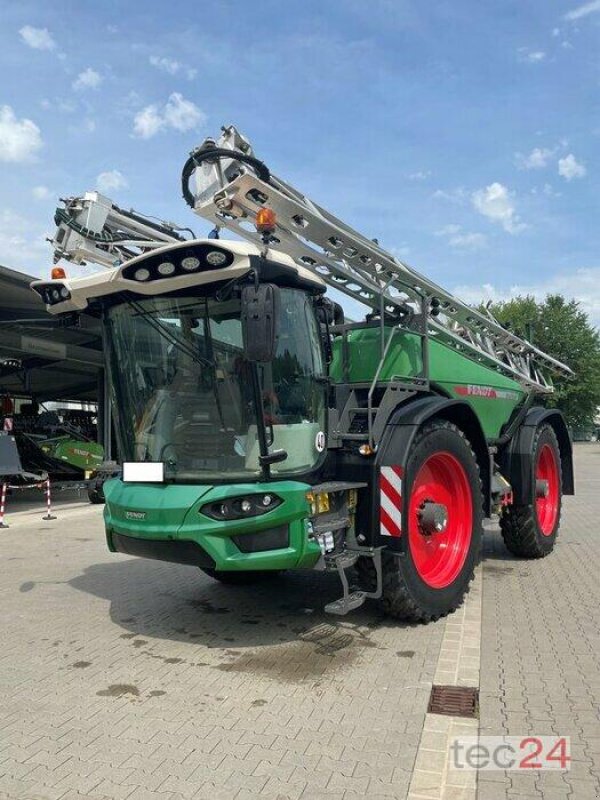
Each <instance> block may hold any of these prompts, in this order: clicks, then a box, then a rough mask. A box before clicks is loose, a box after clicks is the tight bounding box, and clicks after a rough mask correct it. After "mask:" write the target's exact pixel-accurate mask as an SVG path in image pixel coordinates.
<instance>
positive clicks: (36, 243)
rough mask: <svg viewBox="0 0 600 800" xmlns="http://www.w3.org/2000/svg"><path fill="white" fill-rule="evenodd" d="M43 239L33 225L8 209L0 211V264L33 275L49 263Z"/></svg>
mask: <svg viewBox="0 0 600 800" xmlns="http://www.w3.org/2000/svg"><path fill="white" fill-rule="evenodd" d="M45 237H46V232H45V231H44V230H43V229H42V228H41V227H38V226H37V225H36V224H35V223H33V222H31V221H30V220H27V219H25V218H24V217H21V216H20V215H19V214H16V213H15V212H14V211H12V210H10V209H7V208H5V209H2V210H0V264H3V265H5V266H7V267H13V268H16V269H19V268H20V269H23V270H24V271H25V272H29V273H30V274H35V273H36V272H38V271H39V270H40V269H41V268H42V266H43V265H44V263H45V264H46V265H47V264H48V263H50V262H49V259H50V250H49V247H48V245H47V244H46V241H45ZM46 270H47V266H46Z"/></svg>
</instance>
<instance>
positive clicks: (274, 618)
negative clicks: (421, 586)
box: [0, 445, 600, 800]
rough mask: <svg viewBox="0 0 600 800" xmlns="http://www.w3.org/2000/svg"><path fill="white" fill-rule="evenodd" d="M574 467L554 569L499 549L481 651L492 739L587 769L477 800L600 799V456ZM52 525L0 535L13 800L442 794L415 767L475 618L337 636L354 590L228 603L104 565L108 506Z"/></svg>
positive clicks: (69, 512) (36, 522) (204, 585)
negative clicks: (550, 744) (560, 742)
mask: <svg viewBox="0 0 600 800" xmlns="http://www.w3.org/2000/svg"><path fill="white" fill-rule="evenodd" d="M577 460H578V488H579V494H578V497H577V498H575V499H568V501H567V504H566V505H567V507H566V512H565V519H564V527H563V531H562V537H561V542H560V546H559V547H558V548H557V551H556V552H555V554H553V555H552V556H550V557H549V558H548V559H546V560H545V561H543V562H535V563H526V562H522V561H514V560H512V559H511V558H510V557H509V556H508V555H507V554H506V552H505V551H504V550H503V548H502V547H501V546H496V545H495V544H494V543H493V540H494V541H495V540H496V539H497V535H494V537H489V541H488V542H487V543H486V548H485V562H484V569H483V575H484V579H483V638H482V643H481V644H482V651H481V659H482V660H481V690H482V699H481V726H482V733H503V732H505V733H511V734H513V733H514V734H523V733H529V732H534V733H538V734H543V733H546V732H547V733H561V734H565V735H570V736H571V737H572V739H573V744H574V753H573V755H574V758H575V762H574V765H573V769H572V771H571V772H570V773H568V774H566V775H564V776H563V775H560V774H553V775H551V776H549V777H548V778H546V777H545V776H542V777H541V778H540V776H538V775H537V774H534V775H528V776H526V777H525V778H524V777H523V776H522V775H520V774H519V775H516V774H515V773H510V774H509V775H508V776H505V775H504V774H503V773H493V774H492V773H486V774H482V775H480V780H479V787H478V791H479V797H480V800H487V798H494V800H495V798H502V797H512V796H515V797H521V798H522V797H540V796H543V797H546V798H550V799H551V800H552V798H561V797H565V796H570V797H571V798H574V800H580V798H581V800H585V798H587V797H597V796H599V795H600V792H598V789H597V787H598V781H599V776H600V772H599V770H600V748H599V744H600V722H599V720H598V716H597V712H598V706H599V699H600V698H599V693H600V671H599V669H598V661H597V659H598V656H599V653H600V646H599V630H598V627H599V621H598V607H599V604H600V603H599V601H600V578H599V567H600V563H599V562H600V536H598V535H597V534H596V528H595V522H594V519H595V518H597V517H598V514H599V513H600V469H599V467H600V447H598V446H595V445H589V446H585V447H580V448H578V452H577ZM14 507H15V506H14V505H13V512H14ZM25 508H27V506H25ZM10 511H11V508H10V506H9V512H10ZM41 513H43V512H40V511H38V510H26V511H25V510H24V511H19V512H18V513H16V514H15V513H13V514H12V516H11V515H10V513H9V517H8V521H9V522H10V524H11V527H10V529H8V530H5V531H0V557H1V558H2V561H3V564H2V567H3V569H2V582H1V585H0V608H1V609H2V639H1V640H0V641H1V647H0V696H1V697H2V698H3V700H2V703H1V704H0V797H2V798H10V800H16V799H17V798H20V799H22V798H24V799H26V800H38V798H39V799H40V800H42V799H43V800H54V799H56V800H58V798H62V799H63V800H74V799H75V798H79V799H80V800H81V799H82V798H84V797H87V798H90V799H91V800H106V798H110V800H117V799H119V798H130V799H131V800H175V799H176V798H177V800H179V799H180V798H192V797H194V798H207V799H210V800H217V799H218V798H227V800H230V799H231V798H236V800H239V799H240V798H253V797H261V798H262V797H271V798H274V799H275V798H278V800H285V799H287V798H289V799H290V800H292V799H293V798H299V797H303V798H309V800H318V798H344V799H345V800H352V798H358V797H365V796H367V797H369V798H379V797H394V798H405V797H406V796H407V792H408V791H409V786H410V787H411V789H410V791H411V796H413V797H419V796H422V797H425V796H430V795H429V794H427V793H426V792H425V793H424V792H421V794H420V791H421V790H420V789H419V785H417V782H415V781H414V780H413V783H412V785H411V779H413V768H414V765H415V760H416V759H417V753H418V761H417V764H421V765H422V761H423V753H425V754H426V755H427V752H428V745H427V735H428V733H432V731H431V730H430V727H428V728H427V729H426V730H425V733H423V730H424V725H425V720H426V714H425V712H426V706H427V701H428V697H429V691H430V688H431V684H432V682H433V679H434V675H436V672H437V674H438V675H442V674H448V673H449V672H450V671H451V670H452V669H454V666H453V664H452V663H451V662H452V657H451V652H450V650H451V645H452V641H453V640H455V641H456V640H457V639H458V640H462V639H463V638H465V637H464V636H463V634H462V633H461V631H462V630H463V628H462V627H461V625H462V623H461V620H462V619H464V620H466V624H467V628H465V630H467V634H468V635H467V637H466V639H467V644H469V645H472V644H473V643H472V641H471V639H472V636H473V630H474V627H473V626H474V625H475V624H476V623H474V619H475V617H474V616H473V613H471V612H469V611H468V609H467V613H462V612H461V615H460V616H459V615H454V616H453V617H450V618H449V619H448V621H447V622H446V621H442V622H439V623H436V624H433V625H428V626H402V625H398V624H392V623H390V622H388V621H386V620H385V619H382V618H381V617H379V616H378V614H377V612H376V611H375V610H374V609H373V608H367V609H361V610H360V612H358V613H356V614H354V615H353V616H351V617H348V618H346V619H342V620H337V619H336V618H332V617H326V616H324V615H323V614H322V613H321V612H320V608H321V607H322V606H323V604H324V603H325V602H327V601H328V600H330V599H332V598H333V597H335V596H336V595H337V593H338V587H337V582H336V581H335V580H333V579H329V577H328V576H322V575H311V574H300V573H298V574H291V575H287V576H286V577H283V578H280V579H277V580H276V581H273V582H272V583H271V584H270V585H269V586H266V587H265V586H263V587H261V588H254V589H250V588H231V587H227V588H226V587H221V586H220V585H219V584H217V583H215V582H213V581H211V580H210V579H208V578H206V577H205V576H204V575H203V574H202V573H200V572H199V571H198V570H195V569H193V568H189V567H178V566H174V565H167V564H160V563H156V562H150V561H143V560H138V559H131V558H128V557H125V556H120V555H111V554H109V553H108V552H107V551H106V548H105V544H104V541H103V536H102V525H101V509H100V508H98V507H90V506H87V505H85V506H80V505H77V504H73V503H67V504H66V505H64V506H63V507H62V508H59V509H58V516H59V519H58V520H56V521H54V522H43V521H42V520H41V518H40V517H41ZM475 597H477V593H475ZM478 602H479V601H478ZM443 642H444V646H443V647H442V643H443ZM448 648H450V650H449V649H448ZM470 649H472V647H471V648H470ZM449 653H450V655H449ZM440 655H441V656H442V657H441V658H440ZM469 661H471V662H472V657H471V658H467V659H466V660H465V665H466V666H465V671H464V675H466V676H467V678H468V679H469V680H470V678H471V677H472V675H473V664H472V663H467V662H469ZM456 663H458V662H456ZM456 674H457V675H459V676H460V669H458V668H457V673H456ZM474 674H475V676H476V675H477V672H475V673H474ZM430 716H431V715H428V717H427V718H428V719H430ZM430 738H431V737H430ZM419 745H421V747H420V749H419ZM424 745H425V750H424V749H423V747H424ZM434 757H436V758H438V756H437V755H436V754H435V752H433V751H432V755H431V759H433V758H434ZM594 764H595V767H594ZM423 768H424V769H427V764H425V767H423ZM430 768H431V769H433V766H432V767H430ZM594 787H596V788H594ZM441 788H442V787H440V794H441ZM451 789H452V787H449V788H448V791H447V792H446V793H445V794H444V797H448V798H450V797H451V796H454V797H463V798H465V799H466V798H467V797H473V791H470V790H468V788H465V789H464V790H461V789H459V788H457V789H456V791H454V790H452V791H450V790H451ZM469 791H470V793H469ZM595 792H598V793H595Z"/></svg>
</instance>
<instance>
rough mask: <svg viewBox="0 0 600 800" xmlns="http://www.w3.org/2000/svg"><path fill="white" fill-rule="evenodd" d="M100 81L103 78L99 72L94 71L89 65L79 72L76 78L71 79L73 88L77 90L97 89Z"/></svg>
mask: <svg viewBox="0 0 600 800" xmlns="http://www.w3.org/2000/svg"><path fill="white" fill-rule="evenodd" d="M102 81H103V78H102V75H100V73H99V72H96V70H95V69H92V68H91V67H87V68H86V69H84V70H83V72H80V73H79V75H78V76H77V78H76V80H74V81H73V88H74V89H75V90H77V91H83V90H85V89H97V88H98V87H99V86H100V84H101V83H102Z"/></svg>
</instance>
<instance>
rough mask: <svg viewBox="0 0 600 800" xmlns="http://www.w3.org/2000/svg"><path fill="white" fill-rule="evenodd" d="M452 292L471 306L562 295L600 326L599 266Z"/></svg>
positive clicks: (480, 285)
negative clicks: (543, 277) (526, 296)
mask: <svg viewBox="0 0 600 800" xmlns="http://www.w3.org/2000/svg"><path fill="white" fill-rule="evenodd" d="M452 292H453V294H455V295H456V296H457V297H460V299H461V300H464V301H465V302H467V303H470V304H471V305H477V304H479V303H480V302H481V301H482V300H483V301H487V300H492V301H493V302H498V301H502V300H510V299H511V298H512V297H517V296H519V295H521V296H523V295H533V297H535V298H537V299H538V300H543V299H544V297H546V295H548V294H562V295H564V296H565V297H566V298H567V299H568V300H570V299H571V298H575V300H578V301H579V303H580V304H581V308H582V309H583V310H584V311H585V312H586V313H587V314H588V315H589V318H590V320H591V322H592V323H593V324H594V325H597V326H600V267H587V268H583V269H576V270H573V271H571V272H568V273H561V274H557V275H554V276H552V277H551V278H548V279H547V280H545V281H540V282H538V283H523V284H514V285H512V286H508V287H506V286H504V287H501V286H493V285H492V284H489V283H486V284H476V285H463V286H456V287H455V288H454V289H453V290H452Z"/></svg>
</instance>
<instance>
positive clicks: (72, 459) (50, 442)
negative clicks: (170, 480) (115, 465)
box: [40, 436, 104, 470]
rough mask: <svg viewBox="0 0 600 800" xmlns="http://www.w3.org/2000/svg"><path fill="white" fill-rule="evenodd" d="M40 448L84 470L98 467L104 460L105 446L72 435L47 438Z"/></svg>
mask: <svg viewBox="0 0 600 800" xmlns="http://www.w3.org/2000/svg"><path fill="white" fill-rule="evenodd" d="M40 448H41V449H42V450H43V451H44V453H46V454H47V455H49V456H52V457H53V458H57V459H58V460H59V461H66V462H67V463H68V464H72V465H73V466H74V467H78V468H79V469H82V470H91V469H96V467H97V466H98V465H99V464H101V463H102V461H103V460H104V448H103V447H102V445H101V444H97V443H96V442H86V441H80V440H79V439H72V438H71V437H70V436H58V437H56V438H55V439H46V440H45V441H44V442H42V443H41V444H40Z"/></svg>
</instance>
